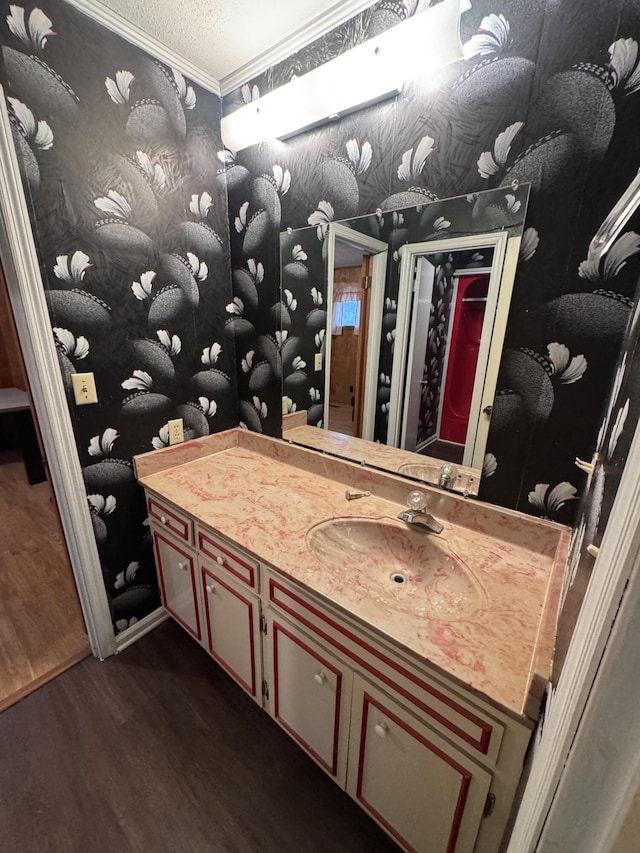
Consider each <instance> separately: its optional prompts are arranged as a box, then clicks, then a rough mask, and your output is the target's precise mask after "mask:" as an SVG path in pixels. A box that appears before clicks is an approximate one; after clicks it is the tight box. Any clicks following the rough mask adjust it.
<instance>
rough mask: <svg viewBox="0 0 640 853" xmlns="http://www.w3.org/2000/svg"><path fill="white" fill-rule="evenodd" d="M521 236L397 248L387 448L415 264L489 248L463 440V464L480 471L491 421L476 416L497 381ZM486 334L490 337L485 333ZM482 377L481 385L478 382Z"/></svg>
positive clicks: (397, 404) (396, 419)
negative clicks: (486, 285)
mask: <svg viewBox="0 0 640 853" xmlns="http://www.w3.org/2000/svg"><path fill="white" fill-rule="evenodd" d="M520 239H521V238H520V237H510V236H509V234H508V232H507V231H495V232H489V233H484V234H470V235H468V236H465V237H455V238H453V239H451V238H450V239H443V240H428V241H425V242H422V243H406V244H405V245H404V246H402V247H401V248H400V283H399V288H398V314H397V316H398V322H397V326H396V338H395V344H394V353H393V367H392V371H391V398H390V403H389V405H390V408H389V420H388V428H387V444H388V445H389V446H391V447H397V446H398V439H399V437H400V431H401V427H402V411H403V405H402V400H401V394H402V392H403V390H404V385H405V377H406V372H407V371H406V367H407V359H406V353H407V346H408V341H409V316H408V314H409V305H410V300H411V294H412V292H413V271H414V267H415V259H416V257H418V256H420V255H433V254H436V253H440V252H453V251H460V250H465V249H474V248H476V247H477V248H485V247H486V248H493V262H492V264H491V275H490V277H489V290H488V294H487V307H486V311H485V317H484V322H483V325H482V340H481V343H480V350H479V352H478V362H477V364H478V367H477V368H476V371H477V378H476V382H475V383H474V388H473V396H472V399H471V410H470V412H469V426H468V428H467V436H466V441H465V451H464V458H463V465H467V466H469V467H473V468H482V463H483V461H484V453H485V448H486V444H487V436H488V434H489V424H490V421H491V417H490V416H485V417H484V418H481V417H480V413H481V411H482V410H483V409H484V408H485V407H487V406H491V405H493V398H494V396H495V392H496V386H497V382H498V369H499V367H500V357H501V354H502V347H503V344H504V337H505V332H506V325H507V317H508V314H509V305H510V303H511V293H512V290H513V280H514V278H515V266H516V263H517V259H518V252H519V249H520ZM489 332H490V334H489ZM480 376H482V381H479V379H478V377H480Z"/></svg>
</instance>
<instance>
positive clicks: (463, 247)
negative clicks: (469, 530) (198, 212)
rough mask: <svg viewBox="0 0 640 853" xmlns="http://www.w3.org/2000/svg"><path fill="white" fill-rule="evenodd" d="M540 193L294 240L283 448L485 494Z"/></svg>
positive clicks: (284, 274)
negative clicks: (516, 298) (528, 220)
mask: <svg viewBox="0 0 640 853" xmlns="http://www.w3.org/2000/svg"><path fill="white" fill-rule="evenodd" d="M528 195H529V186H528V185H521V186H517V187H507V188H504V187H503V188H501V189H497V190H488V191H486V192H481V193H475V194H472V195H468V196H459V197H456V198H452V199H445V200H442V201H436V202H432V203H430V204H426V205H419V206H417V207H411V208H404V209H402V210H395V211H385V212H382V211H378V212H377V213H376V214H374V215H370V216H363V217H358V218H355V219H351V220H346V221H344V222H341V223H333V222H330V218H331V215H330V214H331V212H330V211H328V210H327V211H325V213H327V216H326V217H324V218H323V219H322V221H317V222H316V221H315V220H314V223H313V224H314V226H315V227H312V228H303V229H298V230H296V231H289V232H283V234H282V235H281V239H280V249H281V280H282V288H283V294H282V311H281V317H282V333H281V335H282V341H281V353H282V364H283V412H284V410H285V408H286V411H287V415H286V416H284V418H283V434H284V437H285V438H286V439H289V440H291V441H295V442H296V443H301V444H305V445H306V446H309V447H314V448H316V449H318V450H322V451H323V452H327V453H335V454H337V455H340V456H345V457H347V458H350V459H353V460H355V461H359V462H364V463H366V464H369V465H372V466H375V467H379V468H383V469H385V470H390V471H393V472H395V473H401V474H402V475H403V476H408V477H412V478H415V479H419V480H422V481H425V482H430V483H435V484H439V485H441V486H443V487H444V488H452V489H456V490H458V491H461V492H463V493H467V494H477V490H478V485H479V475H480V469H481V468H482V465H483V462H485V460H484V452H485V447H486V440H487V434H488V429H489V423H490V414H491V404H492V402H493V395H494V394H495V388H496V381H497V372H498V366H499V363H500V356H501V353H502V345H503V341H504V332H505V326H506V320H507V315H508V308H509V301H510V295H511V289H512V286H513V280H514V276H515V268H516V262H517V256H518V250H519V245H520V238H521V235H522V230H523V225H524V218H525V213H526V207H527V201H528ZM363 279H364V283H365V289H362V281H363ZM358 280H359V281H360V292H359V298H358V290H357V289H356V287H354V283H355V284H358ZM345 312H346V313H345ZM345 317H346V321H345ZM316 427H320V429H317V428H316ZM450 463H455V464H450ZM487 463H488V465H489V468H490V464H491V460H490V459H489V460H487ZM456 469H457V470H456Z"/></svg>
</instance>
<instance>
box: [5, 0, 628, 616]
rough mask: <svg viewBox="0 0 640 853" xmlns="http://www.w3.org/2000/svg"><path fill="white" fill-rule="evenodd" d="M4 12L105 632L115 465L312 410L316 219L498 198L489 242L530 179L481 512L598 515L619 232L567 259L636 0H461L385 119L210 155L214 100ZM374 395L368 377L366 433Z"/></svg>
mask: <svg viewBox="0 0 640 853" xmlns="http://www.w3.org/2000/svg"><path fill="white" fill-rule="evenodd" d="M427 5H428V3H427V2H426V0H406V2H403V0H383V2H379V3H376V4H375V5H373V6H372V7H371V8H370V9H369V10H367V11H366V12H363V13H361V14H360V15H358V16H356V17H355V18H353V19H352V20H351V21H349V22H348V23H347V24H345V25H343V26H341V27H339V28H337V29H336V30H334V31H333V32H331V33H329V34H328V35H327V36H325V37H323V38H321V39H319V40H318V41H316V42H315V43H314V44H312V45H310V46H309V47H307V48H305V49H303V50H301V51H300V52H298V53H297V54H295V55H293V56H291V57H289V58H288V59H287V60H285V61H284V62H282V63H280V64H279V65H277V66H274V67H273V68H271V69H269V70H268V71H267V72H265V73H264V74H262V75H261V76H260V77H258V78H256V79H255V80H251V81H249V82H248V83H247V84H246V85H245V86H243V87H241V88H240V89H238V90H237V91H236V92H234V93H232V94H231V95H229V96H227V97H226V98H225V99H224V108H225V110H227V111H230V110H232V109H233V108H234V107H235V106H238V105H241V104H242V103H246V102H249V101H251V100H254V99H256V98H257V97H259V96H260V95H263V94H265V93H266V92H267V91H269V89H271V88H273V87H275V86H277V85H280V84H282V83H285V82H287V81H288V80H289V79H290V78H291V76H292V75H293V74H301V73H304V72H305V71H306V70H309V69H310V68H312V67H314V66H316V65H318V64H320V63H322V62H324V61H326V60H327V59H330V58H331V57H333V56H335V55H336V54H338V53H340V52H342V51H344V50H346V49H348V48H349V47H351V46H353V45H355V44H357V43H359V42H361V41H362V40H364V39H366V38H368V37H371V36H373V35H376V34H378V33H379V32H382V31H383V30H384V29H386V28H388V27H389V26H393V25H394V24H395V23H398V22H399V21H401V20H403V19H405V18H406V17H407V16H409V15H412V14H414V13H416V12H417V11H421V10H422V9H423V8H424V7H426V6H427ZM1 11H2V14H1V15H0V32H1V33H2V36H1V38H0V44H1V50H0V53H1V56H2V67H1V71H0V79H1V82H2V84H3V86H4V87H5V95H6V98H7V109H8V111H9V114H10V117H11V122H12V127H13V137H14V144H15V147H16V151H17V153H18V158H19V162H20V168H21V174H22V179H23V184H24V187H25V191H26V196H27V200H28V205H29V210H30V215H31V218H32V225H33V231H34V236H35V240H36V246H37V251H38V256H39V261H40V268H41V272H42V277H43V281H44V286H45V290H46V297H47V302H48V306H49V311H50V315H51V327H52V335H53V336H54V339H55V342H56V347H57V351H58V358H59V363H60V370H61V373H62V376H63V378H64V381H65V384H66V385H67V387H68V385H69V381H70V380H69V377H70V374H71V373H72V372H74V371H77V370H79V369H82V371H83V372H84V371H93V372H94V373H95V376H96V384H97V389H98V394H99V400H100V402H99V403H98V405H96V406H86V407H83V408H81V409H78V408H75V407H73V406H71V405H70V411H71V417H72V423H73V428H74V432H75V437H76V443H77V449H78V456H79V459H80V464H81V466H82V469H83V474H84V479H85V485H86V493H87V501H88V506H89V508H90V511H91V517H92V519H93V524H94V530H95V536H96V541H97V543H98V548H99V552H100V557H101V562H102V567H103V574H104V581H105V587H106V590H107V595H108V597H109V601H110V604H111V609H112V615H113V621H114V625H115V627H116V630H118V631H120V630H124V629H126V628H127V627H129V626H130V625H131V624H133V623H135V621H137V620H138V619H140V618H141V617H142V616H144V615H145V614H146V613H148V612H150V611H151V610H152V609H153V608H154V607H156V606H157V604H158V602H159V597H158V589H157V581H156V577H155V571H154V568H153V558H152V553H151V549H150V547H149V534H148V528H146V527H145V525H144V520H145V517H146V511H145V506H144V500H143V497H142V491H141V489H139V488H138V486H137V485H136V483H135V481H134V478H133V471H132V465H131V458H132V456H133V455H134V454H135V453H139V452H143V451H147V450H152V449H153V448H160V447H163V446H165V445H166V443H167V439H168V435H167V428H166V422H167V419H168V418H170V417H182V418H183V419H184V423H185V433H186V437H192V436H197V435H205V434H207V433H209V432H214V431H218V430H221V429H225V428H228V427H231V426H235V425H237V424H240V425H241V426H244V427H246V428H248V429H251V430H259V431H263V432H265V433H268V434H271V435H278V434H279V433H280V429H281V416H280V412H281V405H282V400H281V395H282V394H283V393H284V395H285V396H287V397H288V398H289V405H290V407H291V408H293V406H294V405H295V406H299V407H302V401H304V407H305V408H309V410H310V417H314V416H316V417H317V412H318V409H317V408H316V410H315V413H314V406H316V407H318V406H319V405H320V402H321V400H320V388H319V386H318V384H317V383H315V381H312V379H311V378H310V375H311V374H310V370H309V368H308V367H307V358H305V356H304V354H303V352H302V350H301V349H299V348H298V347H297V346H296V344H295V340H292V338H295V337H296V336H295V335H290V334H289V330H290V328H291V325H290V324H291V323H292V318H293V317H294V316H295V317H297V316H304V320H305V324H306V326H307V327H308V328H309V329H310V330H311V332H312V335H313V337H312V341H313V347H314V348H317V349H318V350H320V349H321V348H322V346H323V337H324V334H325V322H326V306H325V305H324V302H323V299H324V297H323V293H322V289H321V287H319V286H318V283H317V280H315V279H314V278H313V274H311V273H312V270H313V268H314V263H321V262H322V244H323V234H324V231H325V230H326V225H327V223H328V222H330V221H332V220H338V219H343V218H346V217H354V216H362V215H365V214H370V215H374V216H375V215H376V212H377V211H382V214H383V216H391V217H392V216H393V214H392V213H391V211H393V210H401V209H403V208H413V210H414V211H415V210H416V206H419V207H420V215H421V216H423V215H424V216H426V217H427V218H429V220H430V227H431V228H432V230H433V231H434V232H435V233H437V234H439V235H443V236H445V235H454V234H455V233H456V229H457V228H458V224H457V223H456V221H455V220H454V219H452V218H451V217H448V216H447V217H445V216H443V215H442V213H441V212H439V209H438V204H439V201H440V200H442V199H446V198H452V197H465V198H466V197H467V196H469V197H473V196H475V194H477V193H480V192H481V191H483V190H496V191H497V190H499V188H502V187H504V189H503V190H500V195H501V196H502V201H501V203H500V205H498V206H495V207H494V206H487V207H486V208H485V209H483V210H482V211H481V214H480V215H481V218H483V220H484V222H483V229H484V230H490V229H489V228H488V227H487V225H488V224H490V223H493V227H495V228H499V227H504V225H508V224H509V222H510V221H511V220H510V217H511V216H512V214H517V210H514V205H515V204H516V203H517V201H518V200H519V199H518V198H517V196H516V195H514V193H513V192H511V191H510V189H509V188H510V187H511V184H512V181H514V180H517V181H519V184H520V186H521V187H524V186H525V185H527V184H530V185H531V189H530V196H529V204H528V208H527V210H526V220H525V222H524V229H525V230H524V235H523V244H522V252H521V261H520V264H519V267H518V273H517V277H516V282H515V289H514V296H513V300H512V307H511V313H510V319H509V324H508V329H507V340H506V346H505V351H504V355H503V359H502V365H501V371H500V379H499V383H498V388H499V390H498V396H497V399H496V402H495V406H494V417H493V420H492V426H491V432H490V435H489V444H488V447H487V458H486V460H485V477H484V478H483V481H482V486H481V492H480V496H481V497H482V498H484V499H487V500H490V501H493V502H495V503H498V504H501V505H504V506H508V507H515V508H517V509H520V510H522V511H524V512H529V513H534V514H539V515H543V516H546V517H550V518H552V519H554V520H556V521H560V522H564V523H569V524H570V523H572V522H573V521H574V519H575V517H576V514H577V512H578V508H579V507H580V513H579V519H578V520H580V518H584V519H585V525H586V524H587V523H591V522H587V520H586V519H587V518H588V515H589V508H590V507H593V506H595V505H596V504H598V505H599V503H598V501H597V500H595V501H594V499H593V497H589V498H588V499H587V498H585V495H586V494H587V490H588V483H587V475H586V474H584V473H582V472H581V471H579V470H578V469H577V468H575V466H574V464H573V460H574V458H575V457H576V456H580V457H582V458H589V457H590V455H591V453H592V451H593V449H594V446H595V444H596V436H597V434H598V430H599V428H600V426H601V424H602V419H603V415H604V414H605V413H606V400H607V398H608V393H609V390H610V387H611V383H612V381H613V380H612V376H613V373H614V369H615V365H616V359H617V358H618V355H619V349H620V344H621V342H622V339H623V335H624V332H625V328H626V327H627V325H628V322H629V318H630V314H631V311H632V306H633V297H634V291H635V284H636V281H637V278H638V273H639V264H638V249H639V247H640V236H639V235H638V233H637V229H638V225H639V224H640V222H638V221H635V222H634V221H632V222H631V223H630V224H629V225H628V227H627V228H626V229H625V232H624V233H623V234H622V235H621V236H620V238H619V239H618V241H617V242H616V245H615V246H614V247H613V249H612V250H611V251H610V252H609V254H608V256H607V258H606V259H605V261H604V262H603V263H602V264H600V265H598V264H597V263H595V262H594V259H593V258H590V257H589V255H588V251H587V250H588V246H589V242H590V240H591V238H592V236H593V234H594V233H595V231H596V230H597V228H598V227H599V225H600V223H601V222H602V220H603V219H604V217H605V216H606V215H607V213H608V212H609V210H610V209H611V207H612V206H613V204H614V202H615V201H616V200H617V199H618V197H619V196H620V194H621V193H622V191H623V190H624V189H625V188H626V186H627V185H628V183H629V182H630V180H631V179H632V178H633V176H634V175H635V173H636V171H637V169H638V167H639V166H640V155H639V154H638V146H637V133H638V131H637V128H638V127H640V62H639V60H640V57H639V52H638V43H639V42H640V7H639V6H638V4H637V3H635V2H631V0H615V2H612V3H607V4H601V3H598V2H596V0H585V2H583V3H580V4H576V3H575V2H572V0H561V2H550V0H499V1H498V0H496V1H495V2H494V0H478V2H476V0H474V2H473V4H472V8H471V9H470V10H469V11H468V12H466V13H465V14H464V15H463V18H462V24H461V38H462V41H463V43H464V53H465V58H464V59H463V60H460V61H458V62H456V63H454V64H453V65H451V66H448V67H447V68H445V69H441V70H440V71H438V72H436V73H434V74H432V75H431V76H430V77H429V78H428V79H416V80H414V81H412V82H411V83H410V84H408V85H407V86H406V87H405V89H404V90H403V92H402V93H401V94H400V95H399V96H397V97H396V98H395V99H393V100H391V101H388V102H386V103H384V104H381V105H378V106H374V107H369V108H367V109H365V110H361V111H359V112H357V113H354V114H353V115H351V116H348V117H345V118H343V119H341V120H339V121H336V122H332V123H330V124H327V125H326V126H323V127H320V128H317V129H316V130H314V131H312V132H309V133H307V134H304V135H301V136H299V137H296V138H293V139H291V140H289V141H288V142H286V143H281V144H261V145H257V146H254V147H253V148H250V149H248V150H246V151H242V152H239V153H237V154H236V153H234V152H230V151H228V150H225V149H223V147H222V144H221V141H220V136H219V118H220V113H221V106H222V105H221V102H220V99H219V98H218V97H217V96H215V95H212V94H210V93H207V92H206V91H204V90H203V89H202V88H201V87H198V86H196V85H194V84H192V83H191V82H190V81H189V80H186V79H185V78H184V77H183V76H182V75H181V74H179V73H178V72H175V71H173V70H172V69H171V68H169V67H167V66H165V65H163V64H162V63H159V62H157V61H156V60H155V59H154V58H153V57H150V56H149V55H147V54H145V53H144V52H143V51H141V50H140V49H138V48H136V47H134V46H132V45H130V44H129V43H127V42H126V41H125V40H123V39H122V38H120V37H118V36H116V35H114V34H113V33H111V32H109V31H108V30H107V29H105V28H104V27H102V26H101V25H99V24H97V23H96V22H95V21H93V20H92V19H91V18H90V17H88V16H86V15H84V14H82V13H81V12H80V11H78V10H77V9H76V8H74V7H72V6H70V5H67V4H66V3H65V2H63V0H43V2H39V3H37V4H33V3H30V4H26V5H25V4H22V5H19V4H18V3H14V4H9V3H4V4H2V8H1ZM239 37H241V36H239ZM509 195H511V196H512V197H513V201H511V200H510V199H509V198H508V196H509ZM469 207H471V205H470V204H469ZM396 225H401V223H396ZM288 228H290V229H293V230H295V229H300V228H306V229H307V230H308V231H309V232H310V234H311V235H312V238H313V241H314V242H313V243H311V242H310V243H309V246H312V248H308V247H306V246H305V247H302V246H301V245H300V243H299V241H298V242H294V243H293V244H292V245H288V246H287V251H288V252H289V253H290V257H288V258H287V261H286V265H285V272H284V273H283V281H282V285H283V287H282V291H281V287H280V286H281V281H280V246H279V237H278V235H279V232H280V231H281V230H285V231H286V229H288ZM396 230H398V231H400V232H401V231H402V229H401V228H397V229H396ZM402 242H405V240H404V239H403V237H402V235H401V234H400V235H399V236H398V246H399V245H401V244H402ZM296 247H298V248H296ZM396 248H397V247H396ZM314 259H315V260H314ZM307 279H308V280H307ZM288 283H293V284H295V287H294V286H288ZM387 299H388V302H387V304H386V324H387V325H386V327H385V330H384V333H385V339H386V340H387V343H388V344H389V347H390V346H391V345H392V342H393V336H394V329H395V323H394V319H393V313H394V308H395V306H394V304H393V303H394V298H393V295H392V294H389V295H388V297H387ZM288 323H289V327H288V325H287V324H288ZM629 358H630V359H631V356H629ZM629 363H630V362H629ZM629 363H627V369H629V367H628V364H629ZM283 369H284V376H285V379H284V387H283V384H282V375H283ZM627 375H628V374H624V376H625V377H626V376H627ZM626 381H630V380H628V378H624V377H623V379H621V380H620V382H621V384H620V388H622V387H623V385H624V382H626ZM387 386H388V371H387V370H386V369H385V368H382V369H381V371H380V386H379V387H380V396H381V408H380V413H379V417H380V419H381V424H382V423H383V421H384V416H385V414H386V413H385V412H384V411H383V409H382V405H383V404H384V394H385V387H387ZM627 397H628V398H629V399H630V400H631V403H630V404H629V406H627V407H626V409H625V405H626V404H625V403H624V401H622V405H620V404H619V402H616V403H615V404H612V406H613V408H612V409H611V412H610V418H609V421H610V429H608V430H605V433H606V438H605V439H603V440H606V442H607V447H608V448H610V450H611V453H612V458H617V454H619V453H621V452H622V450H621V449H623V448H625V447H626V446H627V445H626V444H625V442H626V441H628V435H629V432H630V430H631V429H632V426H634V425H635V422H636V420H637V413H635V412H634V411H631V409H632V408H633V397H632V395H631V394H630V393H629V394H627ZM625 399H626V398H625ZM297 401H299V402H297ZM613 482H614V480H612V479H611V480H610V483H613ZM589 485H590V494H591V495H592V496H593V491H594V488H595V487H594V485H593V483H590V484H589ZM613 488H614V486H613V485H610V486H609V485H608V486H607V488H606V489H603V488H600V492H601V494H602V495H604V496H605V497H606V496H607V495H610V494H612V491H611V490H612V489H613ZM581 499H582V503H581V502H580V500H581ZM606 506H607V504H606V501H605V504H604V508H603V510H602V512H600V522H599V524H600V528H601V526H602V523H603V519H604V518H605V517H606ZM579 530H580V525H578V531H579ZM578 550H579V549H578Z"/></svg>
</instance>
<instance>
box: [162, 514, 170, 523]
mask: <svg viewBox="0 0 640 853" xmlns="http://www.w3.org/2000/svg"><path fill="white" fill-rule="evenodd" d="M168 520H169V519H168V518H167V516H166V515H161V516H160V524H166V523H167V521H168Z"/></svg>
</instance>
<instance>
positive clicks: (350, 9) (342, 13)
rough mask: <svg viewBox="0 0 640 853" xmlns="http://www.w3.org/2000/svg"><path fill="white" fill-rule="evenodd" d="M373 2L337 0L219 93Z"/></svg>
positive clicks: (225, 92)
mask: <svg viewBox="0 0 640 853" xmlns="http://www.w3.org/2000/svg"><path fill="white" fill-rule="evenodd" d="M72 2H77V0H72ZM373 2H374V0H343V2H340V3H336V4H335V5H334V6H332V7H331V8H330V9H328V10H325V11H323V12H322V13H321V14H320V15H318V17H317V18H314V19H313V20H312V21H310V22H309V23H308V24H307V25H306V26H304V27H302V28H301V29H299V30H297V31H296V32H295V33H293V34H292V35H290V36H289V37H288V38H285V39H282V41H279V42H278V43H277V44H275V45H273V47H270V48H269V49H268V50H265V51H264V53H261V54H259V56H256V57H255V59H252V60H251V62H247V63H245V64H244V65H241V66H240V67H239V68H236V70H235V71H232V72H231V74H227V75H225V76H224V77H223V78H222V79H221V80H220V93H221V94H222V96H223V97H224V96H225V95H228V94H229V93H230V92H233V91H235V90H236V89H237V88H238V87H239V86H242V85H243V84H244V83H247V82H248V81H249V80H251V79H252V78H254V77H257V76H258V75H259V74H262V73H263V72H264V71H266V70H267V69H268V68H271V67H272V66H274V65H277V64H278V63H279V62H282V61H283V60H284V59H286V58H287V57H289V56H291V55H292V54H294V53H296V52H297V51H299V50H302V48H303V47H306V46H307V45H309V44H311V43H312V42H314V41H315V40H316V39H318V38H320V37H321V36H323V35H325V34H326V33H328V32H330V31H331V30H333V29H334V28H335V27H339V26H340V24H344V23H345V22H346V21H348V20H349V19H350V18H353V16H354V15H357V14H358V13H359V12H363V11H364V10H365V9H368V8H369V6H371V5H372V4H373Z"/></svg>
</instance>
